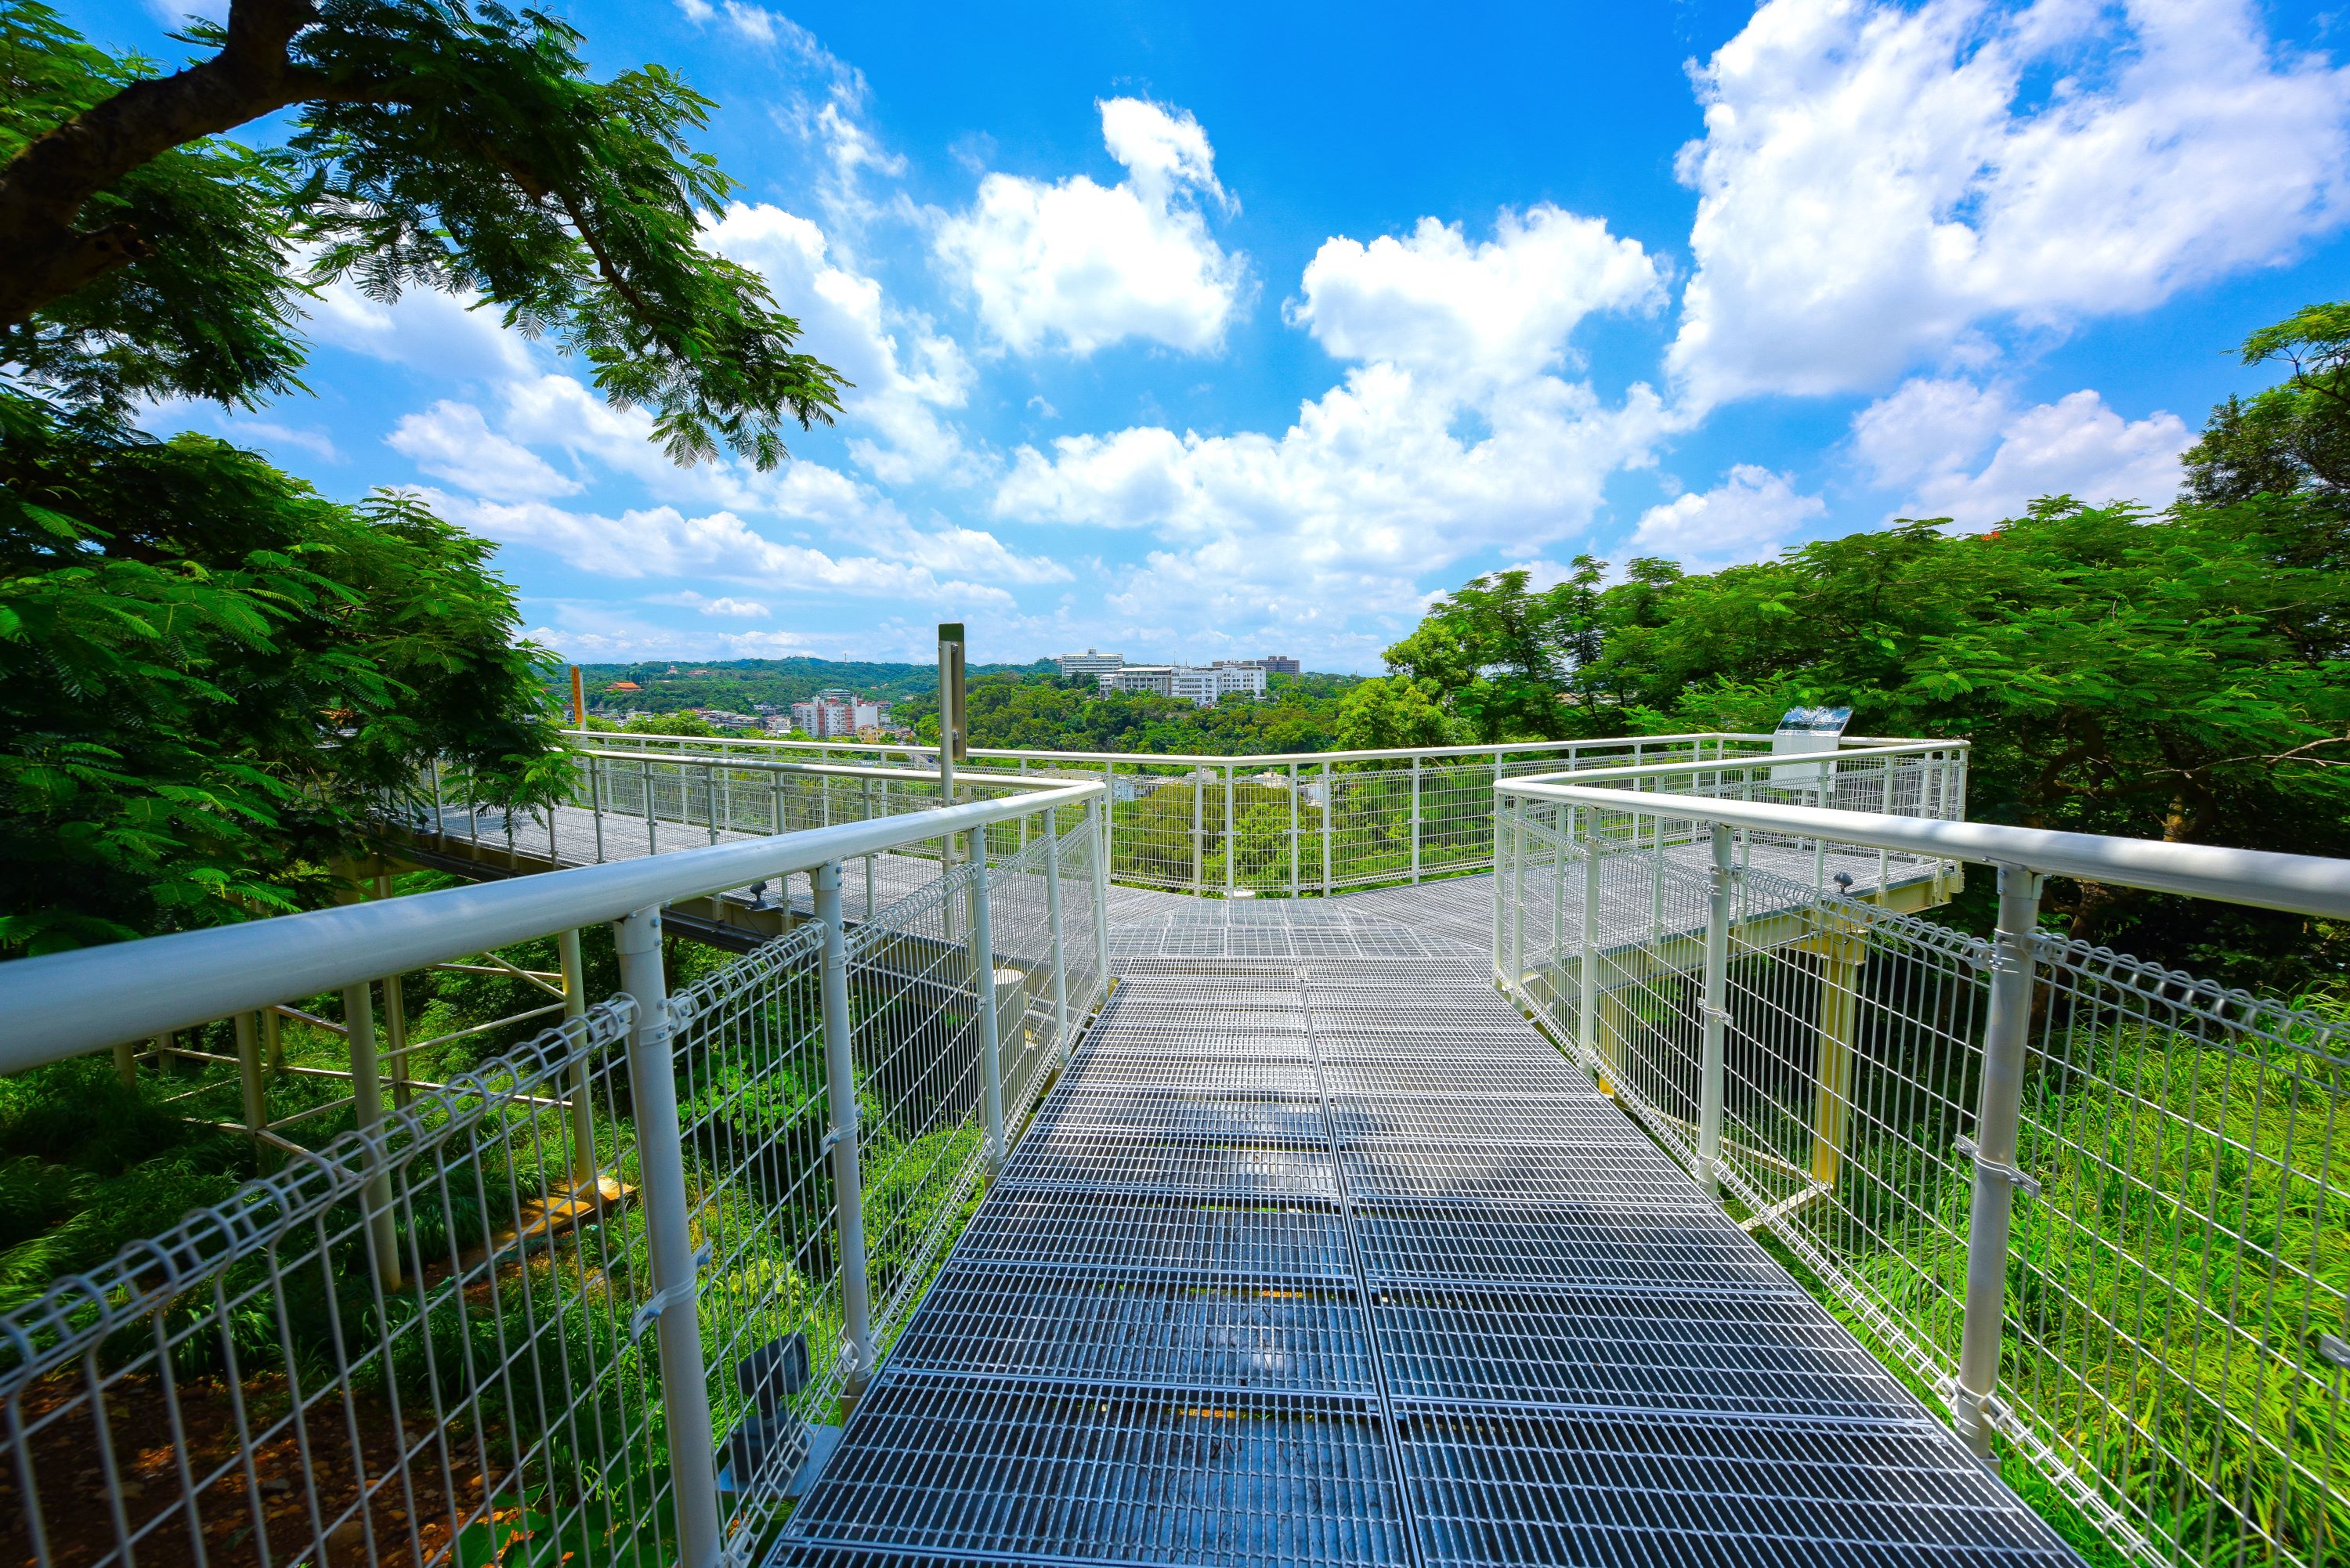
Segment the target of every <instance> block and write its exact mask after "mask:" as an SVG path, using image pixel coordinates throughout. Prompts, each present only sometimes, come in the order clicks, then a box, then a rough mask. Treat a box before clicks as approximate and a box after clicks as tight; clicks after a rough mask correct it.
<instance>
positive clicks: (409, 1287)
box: [0, 998, 675, 1568]
mask: <svg viewBox="0 0 2350 1568" xmlns="http://www.w3.org/2000/svg"><path fill="white" fill-rule="evenodd" d="M628 1020H629V1003H628V1002H627V1000H626V999H625V998H623V999H621V1000H619V1002H615V1003H610V1004H607V1005H606V1006H603V1007H599V1008H597V1009H595V1010H593V1011H591V1012H588V1013H587V1015H586V1016H585V1017H584V1018H582V1019H579V1020H577V1021H576V1022H574V1023H569V1024H567V1025H566V1026H564V1027H563V1028H560V1029H556V1030H551V1031H549V1032H547V1033H545V1034H542V1035H540V1036H539V1037H537V1038H536V1040H534V1041H532V1042H531V1043H530V1044H528V1045H526V1046H525V1047H522V1048H520V1049H518V1050H516V1051H515V1052H512V1053H510V1054H507V1055H506V1056H504V1057H502V1058H500V1059H498V1060H496V1061H494V1062H493V1063H491V1064H488V1065H486V1066H484V1067H483V1068H482V1069H480V1070H479V1071H477V1072H475V1073H473V1074H471V1075H464V1076H463V1077H460V1078H458V1079H456V1080H454V1081H452V1083H451V1084H450V1085H449V1086H448V1087H447V1088H446V1089H445V1090H443V1091H441V1092H437V1093H434V1094H432V1095H429V1096H420V1097H419V1098H418V1099H417V1100H416V1101H415V1102H414V1104H413V1105H412V1106H410V1108H408V1109H407V1110H404V1111H401V1112H400V1113H397V1114H396V1115H394V1116H391V1117H390V1119H389V1120H388V1121H386V1122H385V1123H384V1124H382V1125H381V1126H380V1127H379V1128H378V1129H376V1131H375V1132H374V1133H373V1134H372V1135H370V1136H366V1137H362V1136H360V1135H359V1134H350V1135H346V1136H345V1137H342V1138H340V1139H338V1140H337V1141H336V1142H335V1143H333V1144H332V1145H330V1146H328V1147H327V1148H325V1149H323V1150H321V1151H318V1152H317V1154H316V1155H314V1156H310V1157H308V1158H304V1159H302V1160H300V1161H298V1162H297V1163H295V1164H292V1165H290V1166H288V1167H287V1168H286V1169H285V1170H284V1171H282V1172H281V1173H279V1174H278V1175H276V1176H274V1177H270V1178H267V1179H262V1180H259V1181H255V1182H253V1183H250V1184H248V1185H247V1186H245V1187H244V1188H242V1189H239V1190H238V1192H237V1193H236V1194H235V1195H234V1197H233V1198H231V1199H228V1200H227V1201H225V1202H224V1203H222V1204H219V1205H217V1206H215V1207H213V1208H210V1209H203V1210H196V1211H194V1212H193V1213H192V1214H191V1215H190V1216H189V1217H188V1218H187V1219H186V1220H184V1221H182V1223H181V1225H180V1226H179V1227H178V1228H177V1229H176V1230H174V1231H170V1232H167V1233H165V1234H163V1235H161V1236H159V1237H157V1238H156V1239H155V1240H153V1241H148V1242H143V1243H140V1244H137V1245H134V1246H132V1247H130V1248H128V1249H126V1250H125V1251H123V1253H122V1254H121V1255H120V1257H119V1258H118V1259H117V1260H116V1261H115V1262H113V1263H112V1264H110V1265H109V1266H108V1267H106V1268H104V1269H102V1270H99V1271H98V1272H95V1273H92V1274H89V1275H83V1276H75V1277H71V1278H68V1279H65V1280H61V1281H59V1282H57V1284H55V1285H54V1286H53V1287H52V1288H51V1289H50V1291H49V1292H48V1293H47V1295H45V1296H44V1297H42V1298H41V1299H40V1300H39V1301H37V1302H36V1303H33V1304H31V1305H29V1306H27V1307H26V1308H24V1309H21V1310H20V1311H18V1312H16V1313H14V1314H9V1315H8V1316H7V1317H6V1318H5V1320H0V1407H5V1412H6V1422H7V1426H6V1435H7V1441H8V1444H9V1447H10V1449H11V1450H12V1452H11V1456H10V1459H11V1462H10V1463H9V1464H8V1465H7V1467H6V1468H5V1470H0V1543H5V1544H0V1550H4V1551H5V1552H7V1554H8V1557H9V1560H10V1561H12V1562H21V1563H36V1564H41V1565H44V1568H47V1565H48V1564H73V1565H76V1568H81V1565H87V1564H110V1563H124V1564H128V1563H140V1562H145V1563H168V1562H192V1563H261V1564H269V1563H337V1562H341V1563H360V1562H369V1563H419V1564H421V1563H441V1562H449V1561H456V1562H462V1563H481V1562H491V1561H495V1560H498V1559H499V1557H500V1555H501V1553H503V1552H506V1551H507V1550H508V1549H509V1548H510V1547H512V1546H513V1545H514V1544H515V1543H516V1542H529V1548H528V1550H529V1552H530V1554H531V1555H530V1560H531V1561H534V1562H536V1561H542V1560H544V1561H546V1562H549V1563H552V1562H555V1561H556V1559H557V1558H558V1557H561V1556H565V1555H569V1556H575V1557H577V1558H579V1559H581V1560H587V1561H595V1562H600V1563H641V1564H645V1565H646V1568H651V1565H653V1564H658V1563H666V1562H670V1561H671V1560H672V1559H673V1556H674V1552H675V1545H674V1529H673V1524H672V1515H671V1499H670V1480H669V1477H668V1470H667V1467H666V1465H665V1463H664V1462H663V1454H664V1441H665V1439H664V1434H663V1419H662V1416H661V1407H660V1396H659V1385H658V1376H657V1372H656V1369H655V1367H654V1365H653V1362H652V1358H651V1355H650V1352H651V1348H652V1345H651V1342H650V1340H646V1341H644V1342H643V1343H642V1344H641V1345H640V1344H639V1337H638V1331H637V1329H636V1328H635V1326H634V1319H635V1316H636V1314H637V1313H638V1310H639V1307H640V1306H641V1305H642V1304H643V1303H644V1300H645V1293H646V1290H647V1283H646V1282H647V1281H648V1279H649V1277H650V1271H649V1268H648V1262H647V1251H646V1239H645V1233H644V1228H643V1224H642V1219H641V1215H640V1213H639V1207H638V1205H637V1203H636V1202H635V1197H636V1193H637V1166H636V1154H635V1150H634V1148H633V1147H632V1146H631V1142H630V1135H629V1123H628V1121H627V1117H626V1115H625V1111H626V1107H627V1105H628V1100H629V1096H628V1092H627V1088H626V1085H625V1074H624V1073H623V1072H622V1070H621V1067H620V1061H621V1058H620V1054H619V1053H618V1052H616V1051H613V1050H611V1049H609V1048H610V1047H611V1046H612V1045H613V1044H614V1042H616V1041H617V1040H619V1038H620V1037H621V1036H622V1035H623V1034H624V1033H625V1031H626V1028H627V1024H628ZM542 1553H544V1556H543V1558H542V1556H541V1554H542Z"/></svg>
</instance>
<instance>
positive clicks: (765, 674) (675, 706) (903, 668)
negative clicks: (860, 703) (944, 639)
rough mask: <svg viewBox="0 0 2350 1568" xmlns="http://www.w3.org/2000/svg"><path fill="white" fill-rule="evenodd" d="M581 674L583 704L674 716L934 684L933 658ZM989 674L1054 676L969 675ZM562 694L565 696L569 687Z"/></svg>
mask: <svg viewBox="0 0 2350 1568" xmlns="http://www.w3.org/2000/svg"><path fill="white" fill-rule="evenodd" d="M579 672H580V675H581V677H582V678H583V679H584V680H585V681H586V683H587V705H588V707H590V708H591V709H593V710H595V711H598V712H601V713H624V712H629V711H634V710H641V711H646V712H650V713H673V712H676V711H678V710H679V709H681V708H732V709H735V710H737V711H742V710H747V709H748V708H750V706H751V705H752V704H753V703H754V702H772V703H776V704H779V705H787V704H790V703H793V702H805V701H807V700H808V699H809V698H811V697H813V696H815V695H816V693H817V692H818V691H826V690H827V689H829V688H832V687H836V686H845V687H847V688H848V689H849V690H851V691H856V692H858V693H859V694H860V695H863V696H867V697H889V698H896V699H899V700H901V701H902V700H903V699H905V698H908V697H912V696H915V695H917V694H918V693H929V694H931V695H935V694H936V692H937V690H938V684H939V669H938V666H937V665H936V664H935V663H931V664H868V663H861V662H858V661H857V660H854V659H838V660H836V659H725V660H721V661H717V662H711V663H704V662H700V661H696V660H691V659H645V660H641V661H639V662H638V663H634V664H583V665H581V666H580V667H579ZM991 672H1002V673H1005V674H1011V675H1016V676H1034V677H1040V678H1045V679H1050V678H1052V677H1053V676H1054V675H1055V667H1054V665H1053V664H1052V662H1051V661H1050V660H1048V659H1039V660H1038V661H1037V662H1035V663H1034V664H974V665H972V667H971V674H972V677H973V678H974V679H976V678H977V677H978V676H979V675H981V674H983V673H991ZM566 679H568V678H566ZM616 680H633V681H635V682H636V683H637V684H638V685H639V686H640V687H642V688H643V690H642V691H628V692H622V693H619V695H617V696H615V695H610V694H608V693H607V692H606V691H605V689H606V688H607V687H608V686H610V685H611V684H612V683H613V682H614V681H616ZM564 695H566V696H568V695H569V693H568V691H566V692H565V693H564Z"/></svg>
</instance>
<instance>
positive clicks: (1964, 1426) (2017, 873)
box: [1950, 866, 2040, 1459]
mask: <svg viewBox="0 0 2350 1568" xmlns="http://www.w3.org/2000/svg"><path fill="white" fill-rule="evenodd" d="M2039 923H2040V877H2039V876H2038V875H2037V874H2035V873H2033V872H2031V871H2027V870H2025V869H2024V868H2023V867H2021V866H2002V867H2000V868H1999V929H1998V931H1997V933H1996V934H1995V935H1994V937H1993V939H1992V949H1991V1008H1990V1013H1989V1016H1988V1017H1987V1018H1986V1019H1985V1021H1984V1024H1983V1075H1982V1097H1981V1100H1980V1101H1979V1102H1978V1108H1977V1110H1976V1113H1975V1139H1974V1147H1973V1148H1972V1150H1971V1152H1972V1153H1973V1155H1974V1161H1975V1183H1974V1201H1973V1205H1972V1208H1971V1210H1970V1213H1969V1215H1968V1220H1967V1296H1966V1303H1967V1304H1966V1318H1965V1322H1964V1324H1963V1326H1962V1327H1961V1328H1960V1331H1959V1376H1958V1386H1957V1388H1956V1389H1955V1391H1954V1393H1953V1396H1952V1398H1951V1401H1950V1415H1951V1417H1952V1422H1953V1424H1954V1425H1955V1426H1956V1427H1957V1428H1958V1430H1959V1436H1960V1438H1964V1439H1965V1440H1966V1445H1967V1447H1968V1448H1970V1449H1972V1450H1974V1454H1975V1457H1976V1458H1978V1459H1989V1458H1990V1456H1991V1417H1990V1415H1989V1412H1988V1410H1987V1408H1986V1407H1988V1406H1989V1405H1990V1403H1991V1392H1992V1390H1993V1389H1994V1388H1996V1387H1997V1386H1998V1384H1999V1343H2000V1328H2001V1324H2002V1317H2003V1315H2004V1314H2005V1311H2006V1305H2007V1300H2006V1297H2007V1242H2008V1230H2009V1227H2010V1225H2011V1223H2012V1220H2013V1219H2014V1206H2015V1189H2016V1187H2017V1186H2018V1185H2019V1184H2020V1183H2021V1182H2022V1181H2023V1180H2024V1177H2023V1176H2022V1172H2021V1171H2019V1170H2018V1169H2017V1168H2016V1164H2015V1155H2016V1139H2017V1133H2018V1130H2019V1128H2020V1127H2021V1125H2022V1119H2023V1117H2022V1111H2023V1074H2024V1067H2025V1063H2026V1057H2027V1055H2028V1054H2029V1050H2030V1046H2031V1033H2032V987H2033V974H2032V969H2033V949H2032V941H2033V929H2035V928H2036V927H2037V926H2038V925H2039ZM1962 1152H1964V1151H1963V1150H1962Z"/></svg>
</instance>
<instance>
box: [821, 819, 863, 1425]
mask: <svg viewBox="0 0 2350 1568" xmlns="http://www.w3.org/2000/svg"><path fill="white" fill-rule="evenodd" d="M811 880H812V881H813V882H814V883H815V885H816V919H818V920H821V921H822V922H824V1074H825V1081H826V1094H827V1104H828V1106H830V1109H831V1113H832V1186H833V1192H834V1194H835V1199H836V1201H835V1220H836V1223H837V1226H838V1229H839V1233H840V1314H841V1320H842V1330H843V1332H844V1333H845V1334H847V1339H848V1345H849V1353H850V1355H851V1356H852V1357H853V1358H854V1362H855V1364H854V1365H853V1366H850V1368H849V1371H848V1394H849V1397H851V1398H852V1399H853V1398H856V1397H859V1396H861V1395H862V1394H863V1393H864V1392H865V1379H866V1378H867V1376H868V1375H870V1374H871V1372H872V1371H873V1369H874V1367H875V1366H877V1365H878V1364H879V1360H880V1355H879V1352H878V1351H877V1350H876V1349H875V1348H874V1345H873V1286H872V1282H871V1280H870V1278H869V1277H868V1271H867V1264H866V1260H865V1179H864V1176H863V1174H862V1172H861V1171H860V1170H859V1168H858V1126H857V1118H858V1109H857V1063H856V1059H855V1056H854V1055H853V1054H852V1053H851V1052H850V1050H849V1028H850V1023H851V1019H850V1014H849V1007H848V938H847V932H846V930H845V929H843V927H842V924H841V918H840V862H838V861H837V860H834V861H828V862H827V863H826V864H825V865H823V866H820V867H816V871H815V873H814V875H813V877H811Z"/></svg>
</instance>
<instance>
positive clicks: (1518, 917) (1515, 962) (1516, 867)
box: [1510, 800, 1534, 991]
mask: <svg viewBox="0 0 2350 1568" xmlns="http://www.w3.org/2000/svg"><path fill="white" fill-rule="evenodd" d="M1532 815H1534V803H1533V802H1532V801H1525V800H1521V801H1516V802H1513V805H1512V807H1511V811H1510V989H1511V990H1512V991H1523V988H1524V985H1525V978H1526V819H1527V818H1528V817H1529V816H1532Z"/></svg>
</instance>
